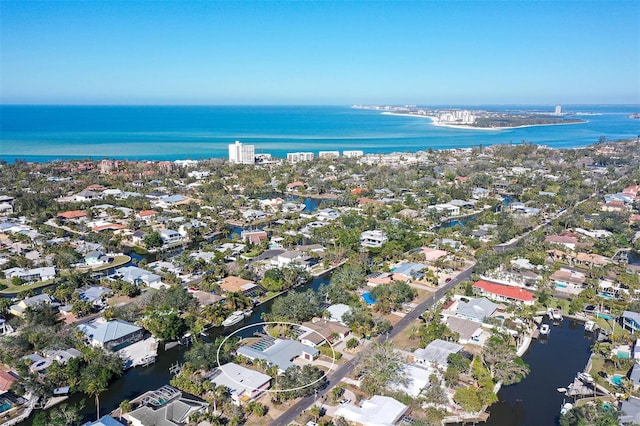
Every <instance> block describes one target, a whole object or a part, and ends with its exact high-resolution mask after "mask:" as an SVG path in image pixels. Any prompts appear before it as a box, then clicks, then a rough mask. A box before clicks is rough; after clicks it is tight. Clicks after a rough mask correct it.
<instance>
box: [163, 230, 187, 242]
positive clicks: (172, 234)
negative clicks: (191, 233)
mask: <svg viewBox="0 0 640 426" xmlns="http://www.w3.org/2000/svg"><path fill="white" fill-rule="evenodd" d="M160 237H161V238H162V243H163V244H175V243H179V242H180V241H182V235H181V234H180V233H179V232H178V231H174V230H173V229H163V230H162V231H160Z"/></svg>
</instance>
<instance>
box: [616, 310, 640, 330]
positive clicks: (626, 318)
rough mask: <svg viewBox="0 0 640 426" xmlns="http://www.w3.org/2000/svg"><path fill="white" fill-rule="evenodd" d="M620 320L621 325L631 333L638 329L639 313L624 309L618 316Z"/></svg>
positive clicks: (639, 323)
mask: <svg viewBox="0 0 640 426" xmlns="http://www.w3.org/2000/svg"><path fill="white" fill-rule="evenodd" d="M620 318H621V321H622V327H624V328H626V329H627V330H629V331H630V332H632V333H635V332H636V331H638V330H640V313H638V312H633V311H624V312H623V313H622V316H621V317H620Z"/></svg>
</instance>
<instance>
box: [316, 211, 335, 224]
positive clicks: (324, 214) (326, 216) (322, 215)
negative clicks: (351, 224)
mask: <svg viewBox="0 0 640 426" xmlns="http://www.w3.org/2000/svg"><path fill="white" fill-rule="evenodd" d="M316 217H317V218H318V220H323V221H326V220H334V219H337V218H339V217H340V213H339V212H338V211H336V210H334V209H322V210H319V211H318V213H317V214H316Z"/></svg>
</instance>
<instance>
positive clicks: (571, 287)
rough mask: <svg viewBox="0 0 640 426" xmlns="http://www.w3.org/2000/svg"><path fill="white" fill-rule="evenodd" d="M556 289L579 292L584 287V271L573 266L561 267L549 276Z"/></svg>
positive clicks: (573, 292) (565, 291) (564, 291)
mask: <svg viewBox="0 0 640 426" xmlns="http://www.w3.org/2000/svg"><path fill="white" fill-rule="evenodd" d="M549 278H550V279H551V280H552V281H553V282H554V283H555V288H556V290H557V291H561V292H563V293H572V294H579V293H580V292H582V290H583V289H584V284H585V281H586V276H585V274H584V272H582V271H579V270H577V269H573V268H567V267H561V268H560V269H558V270H557V271H555V272H554V273H553V274H551V276H550V277H549Z"/></svg>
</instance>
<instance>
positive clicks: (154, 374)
mask: <svg viewBox="0 0 640 426" xmlns="http://www.w3.org/2000/svg"><path fill="white" fill-rule="evenodd" d="M329 279H330V274H327V275H325V276H322V277H317V278H314V279H313V280H312V281H311V283H309V284H307V285H305V286H302V287H299V288H297V289H295V290H293V291H306V290H308V289H312V290H314V291H317V290H318V289H319V288H320V286H321V285H322V284H328V283H329ZM274 301H275V299H271V300H269V301H268V302H265V303H264V304H262V305H260V306H257V307H255V308H254V309H253V313H252V314H251V316H250V317H249V318H246V319H245V320H244V321H242V322H240V323H238V324H236V325H234V326H232V327H227V328H224V327H216V328H213V329H211V330H209V336H208V337H206V338H204V339H205V340H207V341H212V340H215V338H216V337H218V336H221V335H229V334H231V333H232V332H233V331H234V330H237V329H239V328H242V327H244V326H247V325H249V324H255V323H258V322H261V321H262V318H261V315H262V314H263V313H264V312H270V311H271V307H272V306H273V303H274ZM254 331H255V329H251V328H249V329H246V330H243V331H240V332H238V333H237V335H238V336H241V337H250V336H251V334H252V333H253V332H254ZM187 349H188V348H187V347H185V346H177V347H174V348H171V349H169V350H167V351H165V350H164V345H162V344H160V348H159V349H158V357H157V361H156V362H155V363H154V364H151V365H150V366H148V367H136V368H132V369H130V370H127V371H126V372H125V373H124V375H123V376H122V377H120V378H119V379H117V380H115V381H114V382H113V383H111V384H110V385H109V389H108V390H107V391H105V392H104V393H102V394H100V414H101V415H104V414H107V413H109V412H111V411H113V410H115V409H116V408H118V406H119V405H120V402H122V401H123V400H125V399H129V400H131V399H133V398H135V397H136V396H138V395H140V394H142V393H144V392H146V391H149V390H154V389H158V388H160V387H161V386H163V385H166V384H169V381H170V380H171V374H170V372H169V368H170V367H171V366H172V365H174V364H176V363H182V362H183V360H184V353H185V352H186V350H187ZM82 400H84V404H85V405H84V409H83V410H82V415H83V417H84V418H83V422H86V421H90V420H95V419H96V407H95V402H94V400H93V398H91V397H88V396H87V395H84V394H81V393H78V394H74V395H72V396H71V397H70V398H69V399H68V400H67V401H65V402H66V403H67V404H72V405H76V404H80V402H81V401H82ZM35 413H37V411H35V412H34V414H35ZM32 420H33V415H32V416H31V417H30V418H29V419H27V420H26V421H25V422H24V423H23V424H24V425H27V426H31V425H32Z"/></svg>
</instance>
